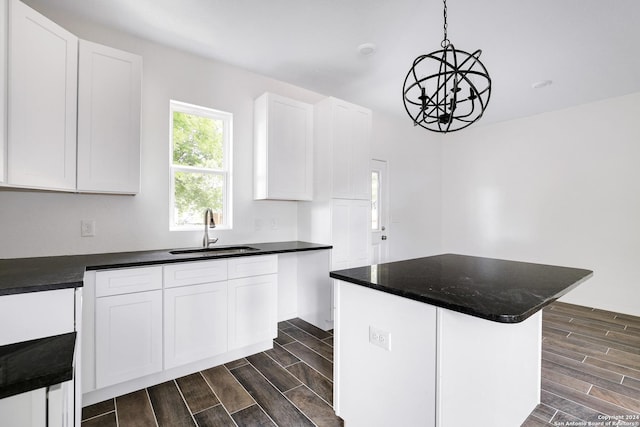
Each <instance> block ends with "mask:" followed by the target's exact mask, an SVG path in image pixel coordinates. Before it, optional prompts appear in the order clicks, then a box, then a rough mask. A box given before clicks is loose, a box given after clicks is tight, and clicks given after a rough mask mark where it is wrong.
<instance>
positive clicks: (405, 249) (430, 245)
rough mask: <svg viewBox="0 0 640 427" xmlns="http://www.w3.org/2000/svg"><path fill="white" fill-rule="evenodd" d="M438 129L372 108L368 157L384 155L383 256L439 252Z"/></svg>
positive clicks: (395, 258) (439, 150) (412, 255)
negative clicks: (386, 186)
mask: <svg viewBox="0 0 640 427" xmlns="http://www.w3.org/2000/svg"><path fill="white" fill-rule="evenodd" d="M441 147H442V145H441V143H440V137H439V135H438V134H435V133H432V132H429V131H426V130H424V129H423V128H421V127H415V126H413V122H412V121H411V119H410V118H409V116H407V117H389V116H382V115H379V114H376V113H375V112H374V114H373V145H372V150H371V153H372V157H373V158H374V159H379V160H387V170H388V179H389V193H390V203H389V205H390V206H389V211H390V212H389V216H390V224H387V232H386V233H385V234H387V235H388V236H389V239H388V240H387V242H388V244H389V261H396V260H401V259H409V258H417V257H421V256H429V255H435V254H438V253H440V252H441V232H440V230H441V194H440V192H441V165H442V150H441Z"/></svg>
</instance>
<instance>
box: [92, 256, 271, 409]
mask: <svg viewBox="0 0 640 427" xmlns="http://www.w3.org/2000/svg"><path fill="white" fill-rule="evenodd" d="M277 273H278V256H277V255H259V256H248V257H237V258H229V259H218V260H213V261H210V260H209V261H196V262H184V263H182V262H179V263H170V264H166V265H163V266H153V267H140V268H126V269H114V270H102V271H98V272H95V273H93V272H90V274H86V275H85V288H92V287H95V291H93V290H91V289H90V290H89V292H88V293H89V294H91V295H95V297H94V298H92V301H93V304H91V303H89V304H86V305H85V310H87V312H86V313H85V318H87V323H88V324H90V323H91V320H92V318H93V319H95V328H91V327H88V328H86V329H85V330H84V331H83V333H84V334H85V336H84V338H83V339H84V341H85V342H86V343H88V344H87V346H86V351H85V352H84V354H83V356H84V359H85V361H84V362H83V365H84V367H83V372H84V375H85V376H86V377H87V378H86V380H85V383H84V385H85V388H84V393H85V394H84V396H83V397H84V400H85V404H91V403H95V402H99V401H102V400H105V399H108V398H111V397H114V396H117V395H122V394H125V393H128V392H132V391H135V390H138V389H140V388H144V387H147V386H149V385H153V384H157V383H160V382H163V381H167V379H170V378H175V377H176V376H184V375H188V374H190V373H193V372H197V371H199V370H202V369H205V368H206V367H211V366H215V365H219V364H222V363H226V362H229V361H231V360H235V359H238V358H240V357H245V356H248V355H250V354H253V353H256V352H259V351H263V350H266V349H267V348H270V346H271V345H272V343H271V340H272V339H273V338H275V337H276V336H277V333H278V331H277V310H278V289H277V288H278V274H277ZM94 330H95V336H91V334H93V331H94ZM91 343H95V344H94V345H91ZM94 352H95V356H93V353H94ZM88 359H89V360H88ZM94 360H95V365H92V362H93V361H94ZM94 366H95V368H94ZM94 373H95V384H94V383H93V382H92V378H93V376H94ZM143 377H144V378H143ZM87 402H88V403H87Z"/></svg>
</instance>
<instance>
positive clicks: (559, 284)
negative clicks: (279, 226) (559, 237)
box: [330, 254, 593, 427]
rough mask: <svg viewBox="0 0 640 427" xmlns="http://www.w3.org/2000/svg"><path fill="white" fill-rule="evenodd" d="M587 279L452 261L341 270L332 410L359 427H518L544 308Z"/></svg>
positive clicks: (460, 258) (527, 404)
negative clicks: (402, 426) (390, 426)
mask: <svg viewBox="0 0 640 427" xmlns="http://www.w3.org/2000/svg"><path fill="white" fill-rule="evenodd" d="M592 274H593V272H591V271H589V270H584V269H577V268H568V267H558V266H550V265H542V264H533V263H525V262H516V261H506V260H498V259H491V258H480V257H472V256H464V255H455V254H445V255H437V256H432V257H425V258H418V259H413V260H406V261H399V262H392V263H387V264H379V265H372V266H367V267H360V268H353V269H348V270H340V271H333V272H331V273H330V276H331V277H332V278H334V279H337V281H336V284H335V290H334V292H335V296H334V297H335V305H336V311H335V339H334V352H335V364H334V379H335V382H334V408H335V410H336V413H337V414H338V415H339V416H340V417H342V418H343V419H344V420H345V424H346V425H349V427H354V426H386V425H411V426H428V427H432V426H437V427H457V426H469V425H477V426H492V427H514V426H519V425H521V423H522V422H523V421H524V420H525V419H526V418H527V416H528V415H529V413H530V412H531V411H532V410H533V409H534V408H535V406H536V405H537V404H538V403H539V401H540V351H541V324H542V313H541V309H542V308H543V307H544V306H546V305H548V304H550V303H551V302H553V301H555V300H556V299H558V298H559V297H561V296H562V295H564V294H566V293H567V292H569V291H570V290H571V289H573V288H574V287H576V286H578V285H579V284H580V283H582V282H583V281H585V280H586V279H588V278H589V277H591V276H592Z"/></svg>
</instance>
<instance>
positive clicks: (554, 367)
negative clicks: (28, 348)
mask: <svg viewBox="0 0 640 427" xmlns="http://www.w3.org/2000/svg"><path fill="white" fill-rule="evenodd" d="M542 323H543V331H542V336H543V341H542V385H541V386H542V391H541V404H540V405H538V407H536V408H535V410H534V411H533V412H532V413H531V415H530V416H529V418H527V420H526V421H525V422H524V424H522V427H549V426H554V427H559V426H570V425H583V426H586V425H606V421H605V422H603V420H604V419H605V417H606V416H609V417H623V418H622V419H623V421H625V422H626V424H625V423H619V424H616V423H615V422H612V423H611V424H609V425H611V426H615V425H620V426H628V427H640V418H634V417H640V415H639V414H640V318H638V317H633V316H626V315H622V314H617V313H613V312H607V311H602V310H595V309H591V308H586V307H580V306H576V305H571V304H565V303H559V302H556V303H554V304H552V305H550V306H549V307H547V308H545V309H544V311H543V316H542ZM278 329H279V330H278V338H277V339H276V340H274V348H273V349H272V350H268V351H266V352H263V353H259V354H256V355H253V356H250V357H247V358H244V359H240V360H237V361H234V362H231V363H227V364H225V365H223V366H217V367H214V368H211V369H207V370H206V371H202V372H199V373H196V374H193V375H189V376H186V377H183V378H178V379H176V380H175V381H170V382H166V383H163V384H159V385H156V386H153V387H149V388H147V389H145V390H139V391H136V392H133V393H130V394H128V395H125V396H120V397H117V398H115V399H111V400H109V401H106V402H101V403H98V404H96V405H92V406H90V407H87V408H84V409H83V422H82V426H83V427H94V426H108V427H112V426H113V427H128V426H135V427H138V426H141V427H144V426H158V427H163V426H172V427H173V426H194V425H198V426H201V427H202V426H238V427H242V426H281V427H289V426H296V427H298V426H313V425H316V426H320V427H324V426H342V425H343V422H342V420H341V419H340V418H338V417H336V416H335V414H334V412H333V410H332V408H331V402H332V401H333V382H332V375H333V372H332V370H333V335H332V334H331V333H327V332H324V331H321V330H319V329H317V328H315V327H314V326H312V325H310V324H308V323H306V322H304V321H303V320H300V319H292V320H289V321H286V322H281V323H279V324H278ZM588 423H592V424H588ZM597 423H601V424H597Z"/></svg>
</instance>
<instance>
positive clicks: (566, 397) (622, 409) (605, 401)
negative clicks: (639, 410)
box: [546, 381, 635, 421]
mask: <svg viewBox="0 0 640 427" xmlns="http://www.w3.org/2000/svg"><path fill="white" fill-rule="evenodd" d="M551 382H553V381H551ZM555 384H557V383H555ZM558 385H560V386H562V384H558ZM565 387H566V386H565ZM546 391H547V392H548V393H552V394H555V393H553V392H551V391H549V390H546ZM580 394H584V393H580ZM556 396H557V394H556ZM585 396H588V397H589V398H591V399H595V400H597V401H598V402H599V403H602V404H604V406H615V407H616V408H619V410H620V412H617V413H614V414H603V415H620V414H623V413H624V411H630V412H632V413H634V414H635V411H633V410H631V409H629V408H625V407H623V406H620V405H617V404H615V403H612V402H609V401H608V400H604V399H600V398H599V397H596V396H593V395H591V394H585ZM559 397H562V398H563V399H565V400H567V401H569V402H572V403H575V404H577V405H580V406H583V407H585V408H588V409H591V410H592V411H595V412H598V413H600V414H602V412H600V411H599V410H597V409H596V408H592V407H590V406H585V405H584V404H583V403H579V402H576V401H575V400H572V399H571V397H569V396H559ZM616 410H617V409H616ZM584 421H590V420H584Z"/></svg>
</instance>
